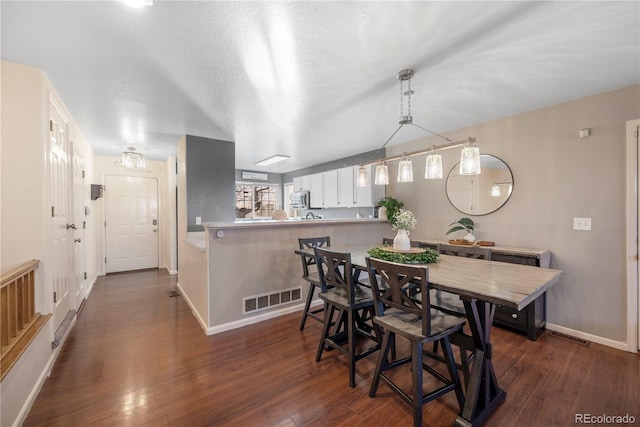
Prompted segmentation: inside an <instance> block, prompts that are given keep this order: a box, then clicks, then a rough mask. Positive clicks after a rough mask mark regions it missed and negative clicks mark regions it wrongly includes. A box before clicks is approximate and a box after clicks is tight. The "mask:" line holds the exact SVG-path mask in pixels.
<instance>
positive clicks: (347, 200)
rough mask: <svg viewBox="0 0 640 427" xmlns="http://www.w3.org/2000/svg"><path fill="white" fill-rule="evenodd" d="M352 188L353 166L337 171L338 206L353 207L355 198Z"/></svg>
mask: <svg viewBox="0 0 640 427" xmlns="http://www.w3.org/2000/svg"><path fill="white" fill-rule="evenodd" d="M353 188H354V182H353V166H350V167H348V168H342V169H338V206H340V207H343V208H348V207H351V206H355V204H356V198H355V194H354V192H353Z"/></svg>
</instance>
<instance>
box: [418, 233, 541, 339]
mask: <svg viewBox="0 0 640 427" xmlns="http://www.w3.org/2000/svg"><path fill="white" fill-rule="evenodd" d="M417 241H418V242H420V243H421V244H422V245H423V246H426V247H433V248H435V247H437V246H438V244H443V243H447V244H448V243H449V242H448V241H445V240H431V239H426V240H421V239H417ZM491 249H492V252H491V260H492V261H501V262H510V263H512V264H524V265H532V266H536V267H541V268H549V265H550V263H551V252H549V251H548V250H540V249H527V248H516V247H509V246H492V247H491ZM546 297H547V294H546V292H545V293H543V294H542V295H540V296H539V297H538V298H537V299H536V300H535V301H533V302H531V304H529V305H528V306H526V307H525V308H523V309H522V310H521V311H517V310H513V309H510V308H507V307H501V306H497V307H496V313H495V317H494V320H493V324H494V325H496V326H501V327H505V328H508V329H511V330H514V331H517V332H519V333H523V334H526V335H527V338H529V339H530V340H532V341H535V340H536V339H538V337H539V336H540V334H541V333H542V332H543V331H544V328H545V326H546Z"/></svg>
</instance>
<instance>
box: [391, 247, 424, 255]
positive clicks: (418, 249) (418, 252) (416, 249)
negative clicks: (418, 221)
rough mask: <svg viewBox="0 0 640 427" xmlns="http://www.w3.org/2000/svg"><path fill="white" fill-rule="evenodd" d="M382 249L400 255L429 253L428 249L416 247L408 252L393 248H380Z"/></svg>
mask: <svg viewBox="0 0 640 427" xmlns="http://www.w3.org/2000/svg"><path fill="white" fill-rule="evenodd" d="M380 249H382V250H383V251H385V252H395V253H398V254H421V253H423V252H426V251H427V250H426V248H414V247H411V248H409V249H408V250H406V251H401V250H399V249H394V248H393V246H380Z"/></svg>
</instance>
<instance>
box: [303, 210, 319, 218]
mask: <svg viewBox="0 0 640 427" xmlns="http://www.w3.org/2000/svg"><path fill="white" fill-rule="evenodd" d="M309 215H311V219H316V216H315V215H314V214H313V212H307V216H305V217H304V219H309Z"/></svg>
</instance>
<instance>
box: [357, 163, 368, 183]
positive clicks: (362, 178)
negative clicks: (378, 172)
mask: <svg viewBox="0 0 640 427" xmlns="http://www.w3.org/2000/svg"><path fill="white" fill-rule="evenodd" d="M357 183H358V187H366V186H367V185H369V177H368V175H367V167H366V166H360V167H359V168H358V180H357Z"/></svg>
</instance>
